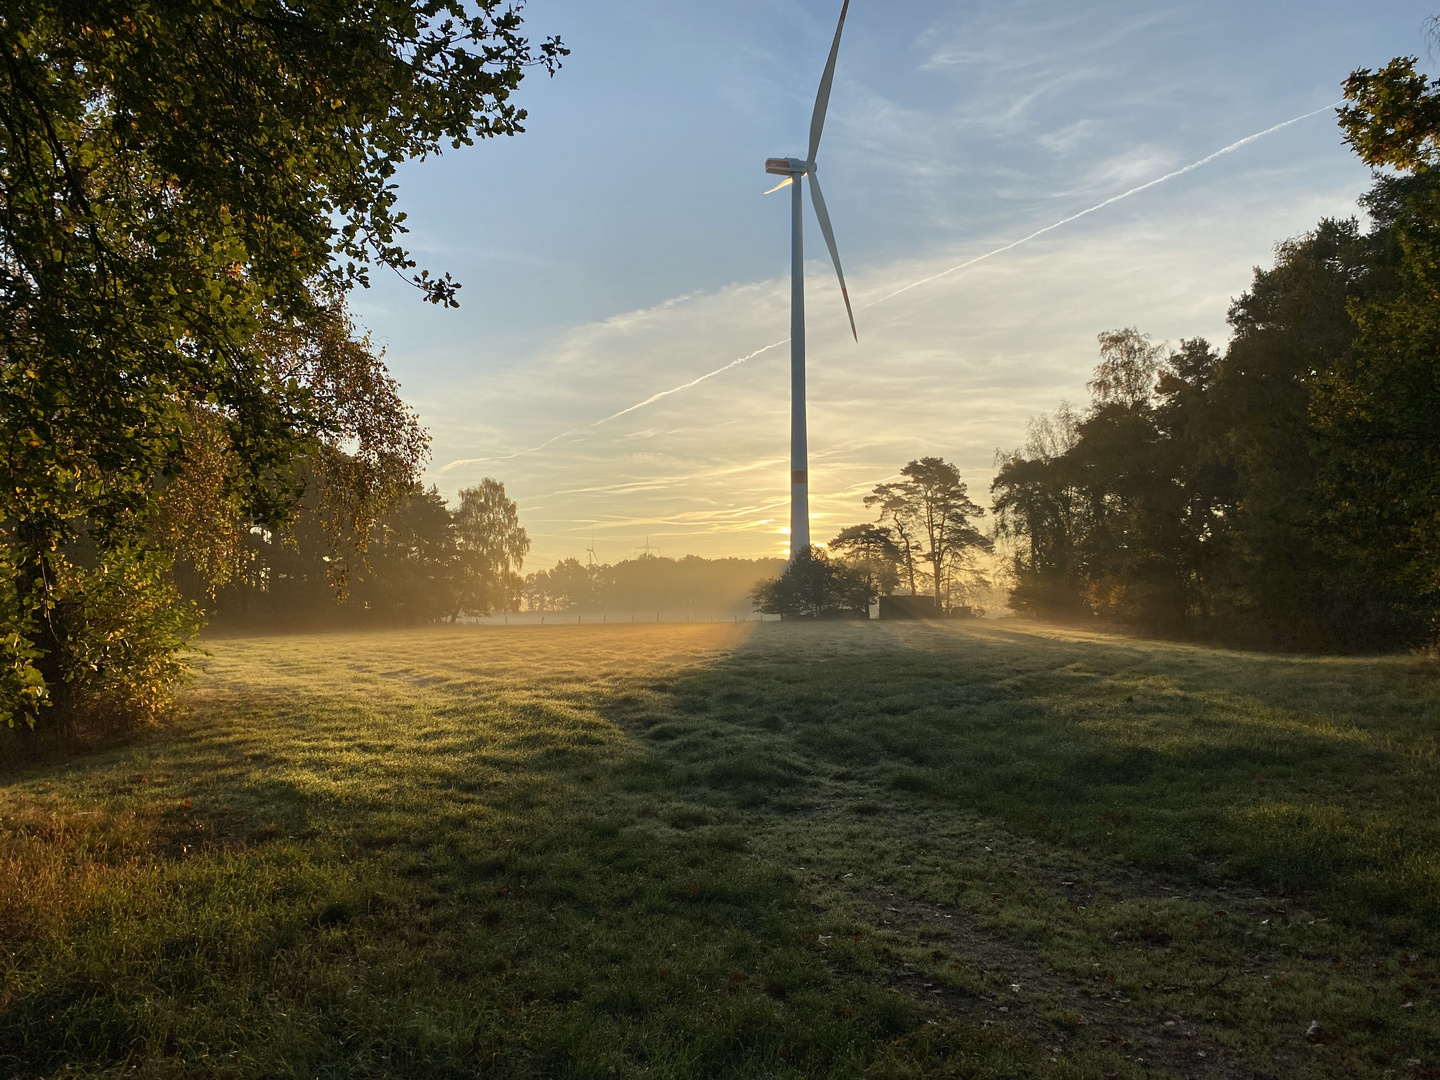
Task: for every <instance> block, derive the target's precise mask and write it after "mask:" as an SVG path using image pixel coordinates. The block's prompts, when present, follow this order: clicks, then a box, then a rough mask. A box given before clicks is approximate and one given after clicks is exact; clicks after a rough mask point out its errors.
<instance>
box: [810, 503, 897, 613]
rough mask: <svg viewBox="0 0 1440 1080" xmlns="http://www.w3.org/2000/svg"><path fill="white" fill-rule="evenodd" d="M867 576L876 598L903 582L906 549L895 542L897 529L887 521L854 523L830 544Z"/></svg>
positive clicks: (870, 588)
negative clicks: (894, 532) (885, 522)
mask: <svg viewBox="0 0 1440 1080" xmlns="http://www.w3.org/2000/svg"><path fill="white" fill-rule="evenodd" d="M826 547H828V548H829V549H830V550H831V551H832V552H834V553H835V554H836V555H838V556H839V557H840V559H841V560H842V561H843V562H844V563H845V564H846V565H847V566H850V567H853V568H854V569H855V570H856V571H857V572H858V573H859V574H860V575H861V576H862V578H863V580H864V582H865V586H866V590H867V591H868V592H869V593H871V594H872V601H869V602H867V603H866V607H867V608H868V607H869V604H870V602H873V599H874V598H878V597H881V596H889V595H890V594H891V593H893V592H894V591H895V589H896V588H897V587H898V586H899V584H900V566H901V564H902V563H903V562H904V559H905V556H904V553H903V552H902V551H901V550H900V548H899V546H898V545H897V544H896V543H895V537H894V534H893V531H892V530H891V529H890V528H888V527H886V526H883V525H868V524H866V525H851V526H850V527H849V528H846V529H842V530H841V531H840V534H839V535H838V536H836V537H835V539H834V540H831V541H830V543H829V544H827V545H826Z"/></svg>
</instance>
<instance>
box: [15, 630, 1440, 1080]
mask: <svg viewBox="0 0 1440 1080" xmlns="http://www.w3.org/2000/svg"><path fill="white" fill-rule="evenodd" d="M209 649H210V651H211V654H212V655H211V656H210V658H209V659H207V660H206V661H205V664H204V666H205V669H206V670H205V673H204V674H203V675H202V676H201V677H200V678H198V679H197V681H196V682H195V684H194V686H193V687H192V688H191V689H190V690H189V691H187V693H186V695H185V697H184V701H183V707H182V709H181V711H180V714H179V715H178V716H177V717H176V718H175V720H174V721H173V722H172V723H171V724H169V725H168V726H167V727H165V728H164V729H163V730H159V731H156V732H152V733H148V734H146V735H144V736H143V737H142V738H140V739H138V740H137V741H135V742H133V743H132V744H130V745H128V746H125V747H122V748H119V749H112V750H107V751H104V752H99V753H95V754H91V755H88V756H85V757H83V758H80V759H76V760H71V761H69V762H66V763H62V764H47V765H30V766H24V767H10V768H9V769H8V771H6V772H4V773H0V1076H10V1075H15V1076H65V1077H79V1076H110V1075H113V1076H122V1075H123V1076H155V1077H161V1076H164V1077H169V1076H177V1077H178V1076H210V1075H227V1076H236V1077H271V1076H275V1077H280V1076H297V1077H340V1076H345V1077H355V1076H360V1077H368V1076H377V1077H378V1076H409V1077H475V1076H484V1077H557V1078H558V1077H586V1078H597V1080H608V1078H611V1077H642V1076H643V1077H655V1078H662V1077H663V1078H671V1077H673V1078H677V1080H678V1078H694V1077H717V1078H718V1077H727V1078H728V1077H736V1078H740V1077H756V1078H760V1077H861V1076H863V1077H867V1078H871V1080H901V1078H921V1077H926V1078H930V1077H934V1078H939V1077H957V1078H958V1077H977V1078H978V1077H1040V1078H1081V1077H1085V1078H1095V1080H1102V1078H1135V1077H1142V1076H1184V1077H1212V1076H1213V1077H1226V1078H1230V1077H1275V1078H1281V1077H1284V1078H1289V1077H1299V1078H1311V1077H1313V1078H1330V1077H1350V1076H1356V1077H1370V1076H1374V1077H1388V1076H1394V1077H1401V1078H1406V1077H1440V999H1437V983H1436V974H1435V973H1436V970H1437V969H1436V966H1435V965H1436V963H1437V958H1440V951H1437V946H1440V813H1437V811H1440V783H1437V781H1440V760H1437V746H1440V742H1437V736H1440V668H1437V667H1436V666H1434V665H1427V664H1424V663H1422V662H1421V661H1419V660H1416V659H1412V658H1409V657H1392V658H1380V659H1374V658H1371V659H1315V658H1295V657H1277V656H1267V655H1259V654H1248V653H1236V652H1226V651H1220V650H1213V649H1206V648H1198V647H1191V646H1185V645H1175V644H1162V643H1152V642H1141V641H1135V640H1131V639H1124V638H1116V637H1106V636H1101V635H1093V634H1081V633H1074V632H1067V631H1060V630H1053V629H1051V630H1047V629H1041V628H1034V627H1027V626H1025V625H1023V624H1018V623H1001V624H995V623H985V624H967V625H953V626H952V625H940V624H914V625H910V624H895V623H886V624H879V623H873V624H833V625H829V624H819V625H802V624H791V623H786V624H763V625H756V624H748V625H740V626H736V625H723V624H721V625H715V626H710V625H694V626H644V625H640V626H633V627H632V626H608V627H546V628H538V627H527V628H510V629H508V630H507V629H505V628H460V629H454V630H451V629H437V630H427V631H423V632H403V633H391V634H375V635H330V636H315V637H297V638H271V639H263V640H262V639H245V640H225V641H215V642H212V643H211V644H210V646H209Z"/></svg>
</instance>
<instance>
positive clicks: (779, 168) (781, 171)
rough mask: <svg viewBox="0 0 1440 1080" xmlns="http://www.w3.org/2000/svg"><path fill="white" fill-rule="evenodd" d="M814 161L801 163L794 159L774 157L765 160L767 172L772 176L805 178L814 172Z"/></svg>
mask: <svg viewBox="0 0 1440 1080" xmlns="http://www.w3.org/2000/svg"><path fill="white" fill-rule="evenodd" d="M814 169H815V163H814V162H813V161H801V160H800V159H799V158H793V157H772V158H766V159H765V171H766V172H767V173H770V174H771V175H772V176H804V175H805V174H806V173H809V172H813V171H814Z"/></svg>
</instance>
